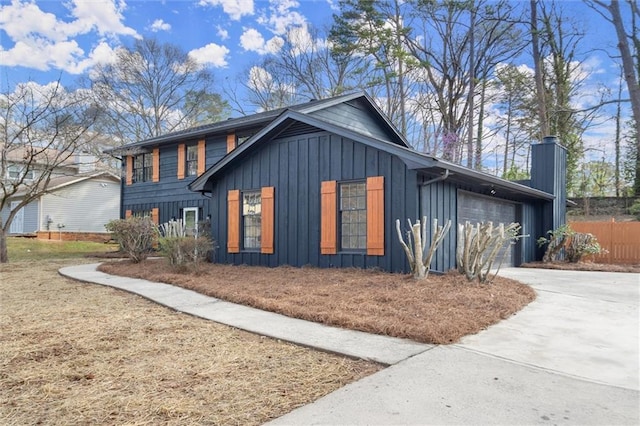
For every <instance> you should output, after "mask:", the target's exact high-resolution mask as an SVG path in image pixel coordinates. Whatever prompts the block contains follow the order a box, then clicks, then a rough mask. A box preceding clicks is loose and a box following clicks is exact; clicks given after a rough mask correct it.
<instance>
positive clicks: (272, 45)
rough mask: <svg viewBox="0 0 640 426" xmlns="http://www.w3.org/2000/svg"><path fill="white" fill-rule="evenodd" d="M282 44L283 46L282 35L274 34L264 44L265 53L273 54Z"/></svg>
mask: <svg viewBox="0 0 640 426" xmlns="http://www.w3.org/2000/svg"><path fill="white" fill-rule="evenodd" d="M282 46H284V39H283V38H282V37H278V36H275V37H273V38H271V39H270V40H269V41H267V43H266V44H265V46H264V50H265V52H266V53H270V54H272V55H275V54H276V53H278V52H279V51H280V49H282Z"/></svg>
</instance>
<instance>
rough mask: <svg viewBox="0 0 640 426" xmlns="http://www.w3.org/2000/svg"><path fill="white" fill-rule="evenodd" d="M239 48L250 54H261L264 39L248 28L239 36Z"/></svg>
mask: <svg viewBox="0 0 640 426" xmlns="http://www.w3.org/2000/svg"><path fill="white" fill-rule="evenodd" d="M240 46H242V48H243V49H244V50H247V51H250V52H261V51H263V50H264V37H262V34H260V33H259V32H258V30H256V29H254V28H249V29H248V30H245V31H244V32H243V33H242V35H241V36H240Z"/></svg>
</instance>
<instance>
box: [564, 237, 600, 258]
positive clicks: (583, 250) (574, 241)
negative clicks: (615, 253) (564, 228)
mask: <svg viewBox="0 0 640 426" xmlns="http://www.w3.org/2000/svg"><path fill="white" fill-rule="evenodd" d="M606 252H607V251H606V250H604V249H603V248H602V247H600V244H599V243H598V240H597V239H596V237H595V236H594V235H593V234H583V233H581V232H576V233H575V234H573V236H572V237H571V239H570V240H569V244H567V246H566V248H565V253H566V255H567V260H568V261H569V262H571V263H578V262H580V260H582V258H583V257H584V256H587V255H590V254H600V253H606Z"/></svg>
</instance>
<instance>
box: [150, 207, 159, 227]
mask: <svg viewBox="0 0 640 426" xmlns="http://www.w3.org/2000/svg"><path fill="white" fill-rule="evenodd" d="M151 222H153V223H155V224H156V225H159V224H160V209H159V208H157V207H154V208H152V209H151Z"/></svg>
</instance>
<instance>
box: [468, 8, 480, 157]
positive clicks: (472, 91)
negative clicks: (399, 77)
mask: <svg viewBox="0 0 640 426" xmlns="http://www.w3.org/2000/svg"><path fill="white" fill-rule="evenodd" d="M475 22H476V9H475V7H474V6H473V2H472V3H471V17H470V23H469V100H468V103H469V106H468V108H469V124H468V126H469V131H468V133H467V167H469V168H470V169H472V168H474V167H473V152H474V146H473V113H474V108H473V100H474V99H473V98H474V94H475V89H476V85H475V80H476V76H475V50H476V49H475V38H474V34H473V33H474V31H475ZM475 168H476V169H477V168H478V165H477V164H476V167H475Z"/></svg>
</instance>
